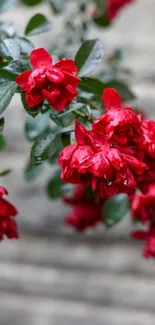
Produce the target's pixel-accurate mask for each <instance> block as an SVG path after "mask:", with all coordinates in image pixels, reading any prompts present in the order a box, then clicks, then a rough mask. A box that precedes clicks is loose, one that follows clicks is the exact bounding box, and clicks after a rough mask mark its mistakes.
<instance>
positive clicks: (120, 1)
mask: <svg viewBox="0 0 155 325" xmlns="http://www.w3.org/2000/svg"><path fill="white" fill-rule="evenodd" d="M133 1H134V0H107V3H106V16H107V17H108V19H109V20H110V21H112V20H113V19H114V18H115V17H116V16H117V15H118V13H119V11H120V10H121V9H122V8H123V7H124V6H126V5H128V4H130V3H131V2H133Z"/></svg>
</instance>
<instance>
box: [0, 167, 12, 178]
mask: <svg viewBox="0 0 155 325" xmlns="http://www.w3.org/2000/svg"><path fill="white" fill-rule="evenodd" d="M10 173H11V169H5V170H3V171H2V172H0V177H1V176H6V175H8V174H10Z"/></svg>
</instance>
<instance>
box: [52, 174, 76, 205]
mask: <svg viewBox="0 0 155 325" xmlns="http://www.w3.org/2000/svg"><path fill="white" fill-rule="evenodd" d="M72 189H73V185H72V184H64V183H63V182H62V180H61V178H60V170H57V171H56V172H55V174H54V175H53V176H52V177H51V179H50V180H49V182H48V184H47V186H46V192H47V195H48V197H49V198H50V199H51V200H55V199H58V198H59V197H61V196H62V195H66V193H67V192H70V191H71V190H72Z"/></svg>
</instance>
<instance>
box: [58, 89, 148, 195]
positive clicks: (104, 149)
mask: <svg viewBox="0 0 155 325" xmlns="http://www.w3.org/2000/svg"><path fill="white" fill-rule="evenodd" d="M102 99H103V102H104V105H105V107H106V109H107V111H106V113H105V114H103V115H102V116H101V117H100V118H99V119H97V120H95V121H94V122H93V123H92V130H90V131H88V130H86V128H85V127H84V126H83V125H82V124H80V123H79V122H76V124H75V138H76V142H77V143H76V144H72V145H69V146H67V147H65V148H64V149H63V150H62V152H61V153H60V156H59V160H58V163H59V165H61V166H62V173H61V178H62V180H63V181H64V182H69V183H72V184H82V185H84V186H91V188H92V191H93V192H95V193H96V194H97V195H98V197H99V198H101V199H107V198H109V197H111V196H113V195H115V194H118V193H127V194H128V195H133V194H134V192H135V189H136V188H138V187H139V183H140V184H143V183H142V182H143V179H144V176H145V172H146V171H147V168H148V166H147V164H146V162H145V161H144V160H145V159H144V155H142V154H141V151H142V150H141V149H139V147H141V146H143V145H142V142H143V141H145V138H144V135H143V128H142V118H141V116H140V115H136V114H135V113H134V112H133V111H132V109H131V108H130V107H125V108H123V107H122V100H121V98H120V96H119V94H118V93H117V92H116V90H114V89H110V88H109V89H106V90H104V92H103V96H102ZM144 147H145V145H144ZM143 149H144V148H143ZM141 156H142V158H143V159H141Z"/></svg>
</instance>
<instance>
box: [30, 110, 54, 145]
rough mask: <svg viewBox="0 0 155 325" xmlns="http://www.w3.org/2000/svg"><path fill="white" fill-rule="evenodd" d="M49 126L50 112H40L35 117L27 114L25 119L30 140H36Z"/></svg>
mask: <svg viewBox="0 0 155 325" xmlns="http://www.w3.org/2000/svg"><path fill="white" fill-rule="evenodd" d="M48 127H49V114H48V112H47V113H45V114H41V113H39V114H38V115H37V116H36V117H35V118H33V117H32V116H30V115H27V117H26V120H25V134H26V137H27V139H28V140H29V141H34V140H36V139H37V138H38V137H39V136H40V135H41V134H42V133H43V132H44V131H45V130H46V129H48Z"/></svg>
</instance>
